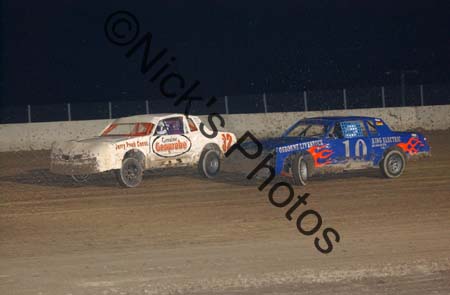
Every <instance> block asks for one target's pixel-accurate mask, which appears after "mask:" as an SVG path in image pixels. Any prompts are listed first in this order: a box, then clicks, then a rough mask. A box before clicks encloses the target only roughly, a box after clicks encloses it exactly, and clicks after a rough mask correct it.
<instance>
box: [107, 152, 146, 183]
mask: <svg viewBox="0 0 450 295" xmlns="http://www.w3.org/2000/svg"><path fill="white" fill-rule="evenodd" d="M114 173H115V175H116V179H117V181H118V182H119V184H120V185H121V186H123V187H127V188H131V187H137V186H138V185H139V184H140V183H141V182H142V176H143V173H144V168H143V167H142V163H141V161H140V160H139V159H137V158H134V157H130V158H126V159H125V160H123V162H122V167H121V168H120V169H119V170H115V171H114Z"/></svg>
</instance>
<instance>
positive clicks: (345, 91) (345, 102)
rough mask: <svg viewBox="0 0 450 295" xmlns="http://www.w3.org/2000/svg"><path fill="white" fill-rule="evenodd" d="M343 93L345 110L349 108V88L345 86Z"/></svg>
mask: <svg viewBox="0 0 450 295" xmlns="http://www.w3.org/2000/svg"><path fill="white" fill-rule="evenodd" d="M342 94H343V95H344V110H346V109H347V90H346V89H345V88H344V89H343V90H342Z"/></svg>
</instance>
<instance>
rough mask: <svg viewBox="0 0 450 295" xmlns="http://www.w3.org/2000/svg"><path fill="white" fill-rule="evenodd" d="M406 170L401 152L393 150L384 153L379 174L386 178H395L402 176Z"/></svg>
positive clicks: (404, 159) (404, 158)
mask: <svg viewBox="0 0 450 295" xmlns="http://www.w3.org/2000/svg"><path fill="white" fill-rule="evenodd" d="M405 168H406V157H405V155H404V154H403V152H401V151H399V150H397V149H393V150H390V151H389V152H387V153H386V155H385V156H384V158H383V160H382V161H381V163H380V169H381V173H382V174H383V176H384V177H387V178H396V177H399V176H400V175H402V173H403V171H405Z"/></svg>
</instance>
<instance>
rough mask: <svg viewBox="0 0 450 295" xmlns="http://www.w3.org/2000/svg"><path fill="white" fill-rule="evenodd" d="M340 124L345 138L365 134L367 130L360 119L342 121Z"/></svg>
mask: <svg viewBox="0 0 450 295" xmlns="http://www.w3.org/2000/svg"><path fill="white" fill-rule="evenodd" d="M340 125H341V129H342V133H343V135H344V137H345V138H355V137H364V136H367V130H366V127H365V126H364V124H363V122H362V121H344V122H341V123H340Z"/></svg>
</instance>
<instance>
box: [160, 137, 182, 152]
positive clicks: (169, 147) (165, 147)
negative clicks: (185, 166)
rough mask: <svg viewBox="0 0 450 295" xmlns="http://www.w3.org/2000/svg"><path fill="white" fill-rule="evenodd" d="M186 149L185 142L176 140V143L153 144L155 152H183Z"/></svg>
mask: <svg viewBox="0 0 450 295" xmlns="http://www.w3.org/2000/svg"><path fill="white" fill-rule="evenodd" d="M187 148H188V144H187V142H185V141H180V140H177V141H176V142H171V143H159V142H157V143H156V144H155V150H156V151H157V152H162V151H169V152H170V151H173V150H185V149H187Z"/></svg>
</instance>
